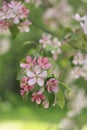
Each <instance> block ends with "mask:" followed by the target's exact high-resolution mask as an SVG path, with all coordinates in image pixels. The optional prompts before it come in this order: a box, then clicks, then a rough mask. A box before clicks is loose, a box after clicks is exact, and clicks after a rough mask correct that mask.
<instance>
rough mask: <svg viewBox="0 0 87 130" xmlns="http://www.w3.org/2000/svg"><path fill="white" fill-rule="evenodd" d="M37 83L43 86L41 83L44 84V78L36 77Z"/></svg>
mask: <svg viewBox="0 0 87 130" xmlns="http://www.w3.org/2000/svg"><path fill="white" fill-rule="evenodd" d="M37 83H38V84H39V85H40V86H43V85H44V80H43V79H41V78H38V81H37Z"/></svg>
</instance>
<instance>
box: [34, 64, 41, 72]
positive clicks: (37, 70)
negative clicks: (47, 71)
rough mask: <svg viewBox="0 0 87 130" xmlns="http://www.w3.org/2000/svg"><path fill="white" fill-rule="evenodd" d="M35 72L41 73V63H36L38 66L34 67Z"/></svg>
mask: <svg viewBox="0 0 87 130" xmlns="http://www.w3.org/2000/svg"><path fill="white" fill-rule="evenodd" d="M34 72H35V73H36V74H39V73H40V72H41V68H40V67H39V65H36V66H35V67H34Z"/></svg>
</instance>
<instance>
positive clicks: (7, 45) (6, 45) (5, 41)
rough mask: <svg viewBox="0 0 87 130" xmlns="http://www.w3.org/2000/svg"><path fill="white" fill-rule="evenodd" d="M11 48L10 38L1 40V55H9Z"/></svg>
mask: <svg viewBox="0 0 87 130" xmlns="http://www.w3.org/2000/svg"><path fill="white" fill-rule="evenodd" d="M10 47H11V44H10V41H9V39H8V38H4V39H0V55H3V54H5V53H7V52H8V51H9V49H10Z"/></svg>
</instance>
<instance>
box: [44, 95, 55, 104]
mask: <svg viewBox="0 0 87 130" xmlns="http://www.w3.org/2000/svg"><path fill="white" fill-rule="evenodd" d="M46 96H47V99H48V100H49V105H50V106H52V105H53V104H54V102H55V94H54V93H51V94H47V95H46Z"/></svg>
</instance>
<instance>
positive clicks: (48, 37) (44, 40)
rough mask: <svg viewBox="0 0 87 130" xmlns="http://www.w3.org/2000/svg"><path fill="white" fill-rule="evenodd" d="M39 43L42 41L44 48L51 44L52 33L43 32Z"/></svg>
mask: <svg viewBox="0 0 87 130" xmlns="http://www.w3.org/2000/svg"><path fill="white" fill-rule="evenodd" d="M39 43H41V44H42V46H43V48H45V47H46V45H47V44H51V35H49V34H48V35H47V34H45V33H43V34H42V38H41V39H40V40H39Z"/></svg>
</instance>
